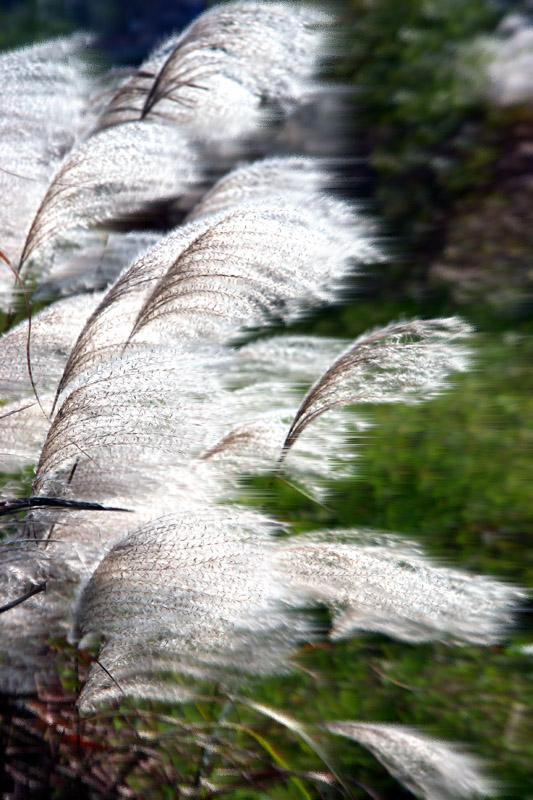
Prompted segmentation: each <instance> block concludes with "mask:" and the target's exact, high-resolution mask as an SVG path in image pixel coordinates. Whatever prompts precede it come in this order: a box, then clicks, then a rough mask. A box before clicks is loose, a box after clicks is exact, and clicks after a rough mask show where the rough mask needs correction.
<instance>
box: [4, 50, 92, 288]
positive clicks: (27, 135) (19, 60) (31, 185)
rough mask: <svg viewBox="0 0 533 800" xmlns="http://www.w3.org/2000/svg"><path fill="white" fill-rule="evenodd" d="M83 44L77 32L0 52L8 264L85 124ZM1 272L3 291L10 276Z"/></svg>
mask: <svg viewBox="0 0 533 800" xmlns="http://www.w3.org/2000/svg"><path fill="white" fill-rule="evenodd" d="M87 43H88V39H87V37H84V36H81V35H77V36H72V37H70V38H64V39H56V40H53V41H50V42H44V43H43V44H39V45H34V46H32V47H23V48H21V49H20V50H14V51H12V52H9V53H5V54H2V55H0V96H1V97H2V109H1V113H0V193H1V195H2V197H3V198H4V203H3V206H2V217H1V221H0V241H1V242H2V249H3V250H4V252H5V253H6V255H7V256H8V258H9V259H10V260H11V262H12V263H13V264H17V263H18V261H19V259H20V255H21V252H22V248H23V245H24V239H25V237H26V234H27V232H28V229H29V226H30V223H31V220H32V218H33V216H34V215H35V213H36V211H37V208H38V206H39V203H40V201H41V199H42V197H43V195H44V192H45V191H46V187H47V185H48V182H49V181H50V178H51V176H52V175H53V173H54V171H55V170H56V169H57V167H58V165H59V163H60V162H61V160H62V159H63V157H64V156H65V154H66V153H68V151H69V150H70V149H71V148H72V146H73V145H74V144H75V142H76V141H77V139H78V138H79V137H80V136H81V135H82V133H83V130H84V126H85V125H86V124H87V119H86V116H87V114H86V100H87V97H88V95H89V93H90V91H91V90H92V88H93V83H92V81H91V78H90V76H89V71H88V69H87V67H86V66H85V65H84V61H83V53H84V50H85V48H86V46H87ZM4 272H5V268H3V269H2V281H1V284H0V285H1V286H2V287H4V286H5V287H6V290H7V287H8V286H9V287H11V285H12V283H13V278H12V275H11V274H10V273H9V272H8V273H7V275H6V276H5V277H4V274H3V273H4ZM3 291H5V290H4V289H3Z"/></svg>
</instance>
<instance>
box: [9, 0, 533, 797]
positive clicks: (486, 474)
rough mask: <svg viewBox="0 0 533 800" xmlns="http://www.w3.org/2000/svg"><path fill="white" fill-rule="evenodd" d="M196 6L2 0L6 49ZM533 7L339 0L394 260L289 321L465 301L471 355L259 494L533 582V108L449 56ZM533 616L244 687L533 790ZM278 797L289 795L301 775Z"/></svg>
mask: <svg viewBox="0 0 533 800" xmlns="http://www.w3.org/2000/svg"><path fill="white" fill-rule="evenodd" d="M201 5H202V4H199V3H197V4H193V3H191V4H189V5H187V4H183V3H181V4H180V3H178V2H176V3H173V4H170V3H161V4H157V3H155V5H154V2H150V3H142V2H141V1H140V0H137V2H136V3H119V2H106V3H103V2H82V0H76V1H74V0H72V2H68V1H67V0H33V1H32V2H13V0H11V2H6V0H4V4H3V7H2V9H1V10H0V47H2V48H6V47H11V46H14V45H16V44H18V43H25V42H29V41H33V40H35V39H38V38H45V37H47V36H50V35H54V34H57V33H63V32H67V31H69V30H72V29H75V28H77V27H79V26H80V25H83V26H85V27H89V28H93V29H95V30H96V31H97V32H98V34H99V37H100V40H101V44H102V46H103V47H106V48H107V49H108V50H109V51H110V52H111V53H112V57H113V58H115V57H116V55H117V54H119V55H120V56H121V57H122V60H123V61H128V60H135V59H138V58H139V57H140V56H141V55H142V54H143V52H145V51H146V48H147V47H148V46H151V45H152V44H153V43H154V42H155V41H157V39H158V38H160V37H161V35H162V34H163V33H164V32H165V30H168V29H169V27H170V28H172V27H179V25H180V24H182V23H183V22H185V21H186V18H188V17H189V16H190V15H192V14H194V13H197V12H198V11H199V10H200V9H201ZM160 6H161V9H162V10H161V13H159V12H158V9H159V7H160ZM169 9H170V10H169ZM531 10H533V9H531V7H530V4H528V3H527V2H524V3H519V2H516V3H511V2H507V3H504V2H491V1H490V0H406V1H405V2H398V0H349V2H346V3H344V4H342V5H341V6H338V7H337V11H338V12H339V15H340V17H341V20H342V24H343V27H344V30H345V32H346V35H345V38H344V43H345V53H344V55H343V56H342V58H340V59H339V61H338V63H337V64H336V65H335V67H334V69H335V72H336V75H337V78H338V79H339V80H340V81H343V82H350V83H351V84H353V85H354V87H355V88H356V92H355V94H354V99H353V103H352V106H351V107H350V108H351V112H350V113H352V114H353V121H354V130H355V132H354V134H353V138H352V140H351V142H350V148H349V149H350V155H351V156H353V157H354V158H353V159H352V160H351V161H350V164H352V167H351V175H350V178H351V185H352V187H353V188H352V190H351V191H352V194H353V195H354V196H358V197H361V198H362V200H363V201H364V205H365V207H366V208H368V210H369V212H370V213H371V214H373V215H375V217H376V218H377V219H378V220H379V221H380V230H381V235H382V238H383V241H384V247H385V249H386V251H387V252H388V254H389V261H388V262H387V263H385V264H382V265H379V266H378V267H377V268H375V269H372V271H370V272H369V274H368V275H366V276H365V277H364V278H363V279H362V280H361V281H360V283H359V285H358V296H357V298H356V300H355V301H354V302H350V303H347V304H345V305H343V306H339V307H337V308H334V309H330V310H328V311H327V312H325V313H323V314H322V315H317V316H316V317H315V318H314V319H313V320H311V321H310V322H309V323H306V324H305V325H300V326H298V327H297V328H295V329H297V330H306V331H310V330H311V331H313V332H314V333H322V334H325V335H335V336H342V337H350V338H352V337H355V336H357V335H358V334H359V333H362V332H363V331H365V330H367V329H368V328H371V327H373V326H376V325H380V324H385V323H387V322H389V321H392V320H394V319H398V318H401V317H407V318H410V317H418V316H421V317H431V316H436V315H450V314H460V315H462V316H464V317H466V318H467V319H468V320H470V321H471V322H472V323H473V324H474V325H475V326H476V328H477V331H478V333H477V335H476V338H475V364H474V367H473V369H472V371H471V372H469V373H468V374H466V375H464V376H462V377H459V378H457V379H456V380H454V382H453V385H452V386H451V388H450V391H449V392H447V393H446V394H445V395H443V396H442V397H440V398H438V399H436V400H434V401H432V402H430V403H427V404H425V405H423V406H417V407H413V408H410V407H394V406H384V407H382V408H380V407H378V408H373V409H365V413H368V414H369V415H370V417H371V419H372V420H373V422H374V427H373V428H372V429H371V430H370V431H369V432H368V434H367V435H365V439H364V441H359V442H355V443H354V460H353V476H354V477H353V479H351V480H349V481H348V480H347V481H345V482H343V483H342V484H340V485H339V484H336V485H335V487H333V490H332V494H331V496H330V497H329V498H328V501H327V508H323V507H320V506H318V505H316V504H314V503H312V502H311V501H309V500H306V499H305V498H303V497H302V496H301V495H300V494H299V493H298V492H296V491H294V490H292V489H291V488H290V487H288V486H287V485H285V484H282V483H281V482H278V481H276V479H268V480H266V481H265V482H264V488H265V505H266V506H267V508H270V509H271V510H272V511H273V512H275V513H276V514H277V515H278V516H279V517H281V518H282V519H285V520H287V521H290V522H292V523H294V524H295V526H296V527H297V529H302V530H304V529H305V530H309V529H312V528H315V527H324V526H331V527H335V526H340V525H342V526H353V527H372V528H376V529H382V530H387V531H397V532H400V533H402V534H406V535H408V536H409V537H411V538H415V539H417V540H418V541H420V542H423V544H424V547H425V548H426V550H427V551H428V552H429V553H431V554H432V555H434V556H436V557H438V558H440V559H441V560H444V561H446V562H447V563H454V564H457V565H459V564H460V565H461V566H463V567H464V568H466V569H471V570H473V571H475V572H483V573H485V574H490V575H495V576H499V577H500V578H503V579H507V580H509V581H513V582H516V583H519V584H522V585H524V586H529V587H531V586H533V534H532V522H533V493H532V491H531V478H532V473H533V470H532V466H533V463H532V462H533V458H532V447H533V423H532V419H533V392H532V389H533V376H532V370H531V365H532V360H533V359H532V357H533V339H532V337H531V334H532V332H533V321H532V318H531V313H530V312H531V300H532V297H531V290H532V283H533V262H532V259H533V225H532V223H533V106H529V107H528V106H527V105H522V106H515V107H509V108H505V109H503V108H496V107H494V106H491V105H489V104H488V103H487V102H486V101H485V100H484V98H483V94H482V92H480V91H477V90H476V87H475V85H474V84H475V81H474V82H473V83H470V82H469V80H467V79H466V78H465V72H463V71H462V70H461V69H459V68H458V64H459V63H464V64H467V63H468V59H469V54H471V53H473V52H474V48H473V47H472V42H473V40H474V39H475V38H476V37H478V36H480V35H486V34H491V33H493V32H494V31H495V30H496V28H497V26H498V25H500V24H501V22H502V20H503V19H504V18H506V16H507V15H509V14H510V13H513V14H517V13H520V14H524V15H526V17H527V15H528V13H529V12H530V11H531ZM158 13H159V16H158ZM180 15H181V17H180ZM143 26H144V27H143ZM474 69H475V64H474ZM532 82H533V76H532ZM532 95H533V91H532ZM355 455H357V458H356V457H355ZM257 485H258V486H260V485H262V484H261V482H258V484H257ZM267 489H268V492H266V490H267ZM528 620H529V621H530V616H529V615H528V613H527V610H525V611H524V613H523V614H521V615H520V617H519V619H518V623H517V628H516V631H514V632H513V633H512V634H511V635H510V637H509V639H508V640H507V641H505V642H503V643H502V645H500V646H494V647H491V648H488V649H484V648H475V647H457V646H450V647H445V646H443V645H424V646H409V645H405V644H400V643H397V642H393V641H390V640H388V639H386V638H385V637H380V636H366V637H361V638H360V639H358V640H356V641H353V642H349V643H345V644H335V645H334V646H332V645H328V646H324V647H319V648H315V649H313V650H310V651H307V652H304V653H303V654H302V655H301V657H300V659H299V663H300V664H301V666H302V670H301V671H300V672H296V673H295V674H294V675H293V676H292V677H289V678H286V679H283V680H281V679H279V678H276V679H271V680H269V681H264V682H262V683H261V684H259V685H257V686H255V687H252V688H250V694H252V696H254V697H255V698H259V699H261V700H262V701H264V702H268V703H270V704H272V705H274V706H277V707H280V708H290V710H291V713H294V715H295V716H298V717H299V718H300V719H302V720H308V721H313V722H320V721H321V720H322V719H357V720H368V721H389V722H394V721H401V722H403V723H408V724H416V725H420V726H422V727H423V728H424V729H425V730H428V731H429V732H431V733H433V734H436V735H437V736H440V737H442V738H446V739H450V740H458V741H462V742H467V743H469V744H470V745H472V748H473V750H474V751H475V752H477V753H479V754H481V755H483V756H484V757H485V758H486V759H487V760H488V761H489V764H491V765H492V767H493V774H494V775H495V776H496V777H497V778H498V779H500V780H501V781H502V789H501V794H500V796H501V797H503V798H509V800H510V798H517V799H518V798H520V800H526V798H532V797H533V775H532V772H533V770H532V764H533V721H532V718H531V709H532V708H533V703H532V700H533V681H532V678H531V666H532V663H533V655H528V654H527V653H524V652H523V651H522V649H521V648H522V646H523V645H526V644H527V643H531V642H532V641H533V634H532V633H531V628H530V626H529V625H528ZM263 724H264V730H263V732H264V734H265V735H266V736H270V737H271V740H273V741H276V746H277V747H278V748H279V751H280V752H281V753H283V756H284V758H285V759H286V760H287V761H288V762H289V763H290V764H291V765H292V766H293V767H294V768H298V769H300V768H301V769H304V768H311V766H312V768H315V769H316V768H318V769H320V766H318V767H317V762H316V757H314V756H313V755H312V753H311V751H308V750H307V748H306V747H305V746H302V745H301V743H299V742H298V741H297V740H295V739H294V740H293V738H292V737H291V736H290V735H288V734H283V733H282V732H281V729H278V728H276V726H275V725H274V723H272V722H271V721H270V722H269V721H267V720H265V721H264V723H263ZM337 756H338V759H339V761H340V763H341V764H342V765H343V767H344V770H345V772H346V774H347V775H352V776H353V777H354V778H355V779H356V780H357V781H360V782H361V783H363V784H365V785H367V786H370V787H372V789H373V790H374V791H375V792H376V796H378V797H380V798H391V799H392V798H397V797H398V798H401V797H404V796H405V797H407V796H408V795H407V793H405V794H402V792H401V790H399V789H398V787H397V785H396V784H395V783H394V782H393V781H392V779H390V778H389V777H387V775H386V773H385V771H384V770H383V769H382V768H381V767H380V766H379V765H378V764H377V763H376V762H375V761H374V759H373V758H372V757H371V756H370V755H368V754H367V753H366V752H365V751H364V750H363V749H362V748H359V747H357V746H356V745H353V744H350V743H349V742H345V741H342V740H340V739H339V743H338V754H337ZM353 790H354V793H355V796H360V797H365V796H366V795H365V792H364V790H363V789H360V788H358V787H357V786H355V785H354V786H353ZM161 791H163V790H162V789H161ZM310 791H311V790H310ZM327 792H328V790H327V789H324V790H323V794H324V796H325V797H327V796H328V793H327ZM358 793H359V794H358ZM155 796H156V795H155V794H154V797H155ZM161 796H171V795H168V794H167V795H161ZM232 796H234V797H235V798H237V797H238V798H241V800H244V798H246V797H258V796H261V793H260V792H259V793H251V792H240V793H235V794H234V795H232ZM264 796H265V797H266V796H267V795H266V794H265V795H264ZM268 796H273V797H287V798H288V797H292V796H294V786H292V785H289V786H288V788H285V789H283V788H278V789H277V790H269V794H268Z"/></svg>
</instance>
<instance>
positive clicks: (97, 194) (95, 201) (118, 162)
mask: <svg viewBox="0 0 533 800" xmlns="http://www.w3.org/2000/svg"><path fill="white" fill-rule="evenodd" d="M197 179H198V159H197V156H196V153H195V151H194V149H193V147H192V146H191V145H190V144H189V142H188V141H187V139H185V137H183V136H180V134H179V133H178V131H176V130H175V129H173V128H171V127H170V126H169V125H167V124H165V123H155V122H143V123H140V122H132V123H129V124H128V125H125V126H121V127H117V128H111V129H109V130H105V131H101V132H100V133H98V134H95V135H94V136H92V137H91V138H89V139H88V140H87V141H85V142H83V143H82V144H80V145H79V146H78V147H77V148H75V149H74V150H72V151H71V152H70V153H69V155H68V156H67V157H66V158H65V160H64V162H63V163H62V165H61V166H60V168H59V170H58V171H57V173H56V174H55V176H54V177H53V179H52V181H51V183H50V186H49V187H48V189H47V192H46V194H45V196H44V198H43V200H42V202H41V204H40V207H39V209H38V211H37V214H36V216H35V218H34V220H33V222H32V224H31V227H30V230H29V232H28V236H27V238H26V241H25V243H24V248H23V251H22V256H21V262H22V264H24V263H26V262H27V261H28V259H29V258H30V257H31V255H32V254H33V253H34V252H35V251H36V250H38V249H39V248H42V247H43V246H44V245H45V244H47V243H49V242H51V241H53V239H54V237H57V236H58V235H59V234H64V233H65V231H68V230H70V229H72V228H76V227H79V228H87V227H89V226H94V225H97V224H100V225H101V224H102V223H110V222H112V221H114V220H118V219H120V218H121V217H127V216H130V215H135V214H136V213H137V214H138V213H141V212H142V211H143V210H145V209H147V208H149V206H150V204H153V203H157V202H162V201H168V200H170V199H173V198H175V197H176V196H178V195H179V194H180V193H182V192H183V191H184V190H185V189H186V188H187V187H188V186H189V185H190V184H194V182H195V181H196V180H197Z"/></svg>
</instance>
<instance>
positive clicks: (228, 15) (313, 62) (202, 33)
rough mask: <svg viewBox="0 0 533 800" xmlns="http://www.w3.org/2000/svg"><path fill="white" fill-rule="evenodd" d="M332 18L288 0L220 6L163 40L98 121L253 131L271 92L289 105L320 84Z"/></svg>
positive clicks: (228, 135)
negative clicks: (159, 120) (148, 121)
mask: <svg viewBox="0 0 533 800" xmlns="http://www.w3.org/2000/svg"><path fill="white" fill-rule="evenodd" d="M328 22H329V19H328V17H327V15H325V14H324V13H323V12H320V11H317V10H315V9H313V8H299V7H291V6H288V5H286V4H285V3H256V2H233V3H228V4H224V5H220V6H217V7H215V8H213V9H211V10H209V11H208V12H206V13H205V14H203V15H202V16H201V17H200V18H199V19H198V20H196V21H195V22H193V23H192V25H191V26H190V27H189V28H188V29H187V30H185V31H184V32H183V33H182V34H181V35H180V36H178V37H172V38H171V39H169V41H168V42H166V43H165V44H164V45H162V46H161V47H159V48H158V49H157V50H156V51H155V52H154V53H153V54H152V55H151V56H150V57H149V58H148V60H147V61H146V62H145V63H144V64H143V65H141V67H140V68H139V70H138V71H137V73H136V74H135V75H134V76H133V77H131V78H129V79H127V80H126V81H125V83H124V84H123V85H122V86H121V87H120V88H119V89H118V90H117V92H116V93H115V95H114V96H113V97H112V98H111V100H110V101H109V103H108V104H107V106H106V108H105V109H104V111H103V113H102V115H101V117H100V120H99V123H98V128H99V129H102V128H106V127H109V126H113V125H117V124H119V123H122V122H124V121H131V120H140V119H146V118H164V119H166V120H171V121H172V122H174V123H176V124H178V125H179V126H180V128H181V129H182V130H184V131H187V133H188V134H189V135H191V136H192V137H193V138H195V139H201V140H206V139H207V140H210V139H213V138H215V139H222V140H223V141H225V142H226V143H227V144H230V143H231V141H232V140H234V139H235V138H236V137H238V136H243V135H244V134H249V133H251V132H252V131H254V130H255V129H256V128H257V127H258V126H259V125H260V124H261V121H262V119H263V115H262V113H261V105H262V103H263V102H264V101H265V100H267V101H269V102H270V103H275V104H277V105H278V106H281V107H282V108H283V107H284V108H286V109H290V108H291V107H294V106H295V105H296V104H298V103H301V102H302V101H303V100H304V99H306V98H309V97H310V96H311V95H312V93H313V91H316V90H317V84H316V83H315V82H314V80H313V77H314V73H315V71H316V69H317V66H318V63H319V61H320V59H321V57H322V56H323V55H324V54H325V50H326V48H325V37H324V28H325V26H326V25H327V24H328Z"/></svg>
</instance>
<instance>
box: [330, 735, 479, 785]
mask: <svg viewBox="0 0 533 800" xmlns="http://www.w3.org/2000/svg"><path fill="white" fill-rule="evenodd" d="M326 727H327V729H328V730H329V731H331V732H332V733H336V734H338V735H340V736H346V737H347V738H349V739H353V740H354V741H356V742H358V743H359V744H362V745H363V746H364V747H366V748H367V749H368V750H370V751H371V752H372V753H373V755H375V756H376V758H377V759H378V761H381V763H382V764H383V766H385V767H386V768H387V769H388V771H389V772H390V773H391V775H394V777H395V778H397V780H399V781H400V783H402V784H403V785H404V786H405V787H407V789H409V791H411V792H412V793H413V794H414V795H416V796H417V797H423V798H425V800H456V799H457V798H460V797H464V798H474V797H484V796H486V795H489V794H493V792H494V786H493V785H491V784H490V782H489V781H487V780H486V778H484V777H483V776H482V774H481V773H480V766H481V765H480V762H479V760H478V759H476V758H474V757H473V756H470V755H467V754H466V753H464V752H462V751H461V750H460V749H459V748H458V747H456V746H453V745H450V744H448V743H445V742H441V741H439V740H437V739H432V738H430V737H429V736H427V735H425V734H423V733H420V732H419V731H417V730H416V729H415V728H409V727H408V726H403V725H386V724H379V725H378V724H372V723H367V722H331V723H328V724H327V725H326Z"/></svg>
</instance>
